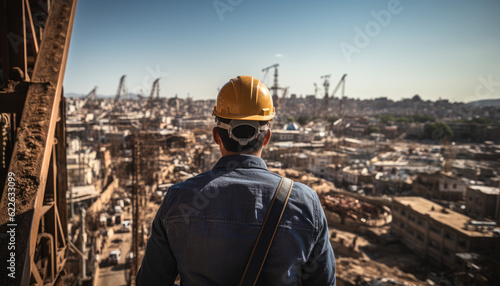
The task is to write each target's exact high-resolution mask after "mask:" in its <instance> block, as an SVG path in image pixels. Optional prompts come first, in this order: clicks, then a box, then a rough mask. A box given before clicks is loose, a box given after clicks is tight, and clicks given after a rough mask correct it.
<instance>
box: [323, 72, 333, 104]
mask: <svg viewBox="0 0 500 286" xmlns="http://www.w3.org/2000/svg"><path fill="white" fill-rule="evenodd" d="M330 76H331V75H330V74H326V75H323V76H321V78H322V79H323V78H324V79H325V81H324V82H323V87H324V88H325V99H327V101H328V89H329V88H330V80H329V79H330Z"/></svg>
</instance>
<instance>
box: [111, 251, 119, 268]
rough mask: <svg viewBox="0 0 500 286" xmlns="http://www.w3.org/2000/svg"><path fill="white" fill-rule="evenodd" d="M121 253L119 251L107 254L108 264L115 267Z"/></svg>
mask: <svg viewBox="0 0 500 286" xmlns="http://www.w3.org/2000/svg"><path fill="white" fill-rule="evenodd" d="M120 257H121V251H120V250H119V249H115V250H112V251H111V252H110V253H109V264H110V265H117V264H118V263H119V262H120Z"/></svg>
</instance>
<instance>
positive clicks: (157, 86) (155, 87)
mask: <svg viewBox="0 0 500 286" xmlns="http://www.w3.org/2000/svg"><path fill="white" fill-rule="evenodd" d="M155 93H156V97H154V98H156V99H158V98H160V78H157V79H155V81H154V82H153V87H152V88H151V94H150V95H149V99H150V100H152V99H153V96H154V94H155Z"/></svg>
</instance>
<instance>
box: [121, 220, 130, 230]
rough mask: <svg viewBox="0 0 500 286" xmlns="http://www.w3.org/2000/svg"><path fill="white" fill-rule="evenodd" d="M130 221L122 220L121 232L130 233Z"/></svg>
mask: <svg viewBox="0 0 500 286" xmlns="http://www.w3.org/2000/svg"><path fill="white" fill-rule="evenodd" d="M130 224H131V223H130V220H124V221H122V229H121V230H122V231H123V232H129V231H130Z"/></svg>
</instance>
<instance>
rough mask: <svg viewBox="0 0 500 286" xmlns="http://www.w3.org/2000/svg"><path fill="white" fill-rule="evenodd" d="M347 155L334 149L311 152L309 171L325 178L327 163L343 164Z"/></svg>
mask: <svg viewBox="0 0 500 286" xmlns="http://www.w3.org/2000/svg"><path fill="white" fill-rule="evenodd" d="M345 158H346V155H344V154H340V153H337V152H334V151H324V152H321V153H316V152H311V154H310V156H309V168H308V169H309V171H311V173H313V174H314V175H316V176H318V177H320V178H324V177H325V174H326V172H325V171H326V166H327V165H332V164H333V165H339V164H343V163H344V161H345Z"/></svg>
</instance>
